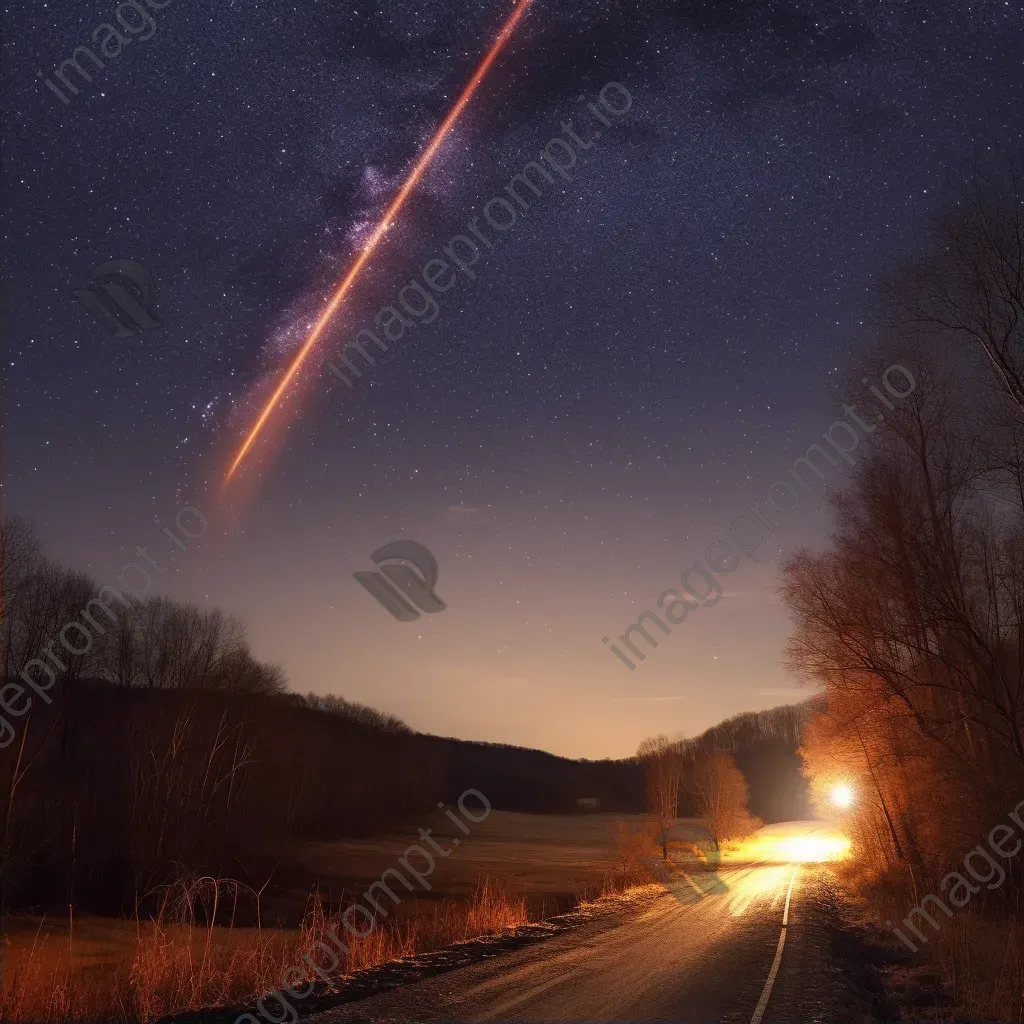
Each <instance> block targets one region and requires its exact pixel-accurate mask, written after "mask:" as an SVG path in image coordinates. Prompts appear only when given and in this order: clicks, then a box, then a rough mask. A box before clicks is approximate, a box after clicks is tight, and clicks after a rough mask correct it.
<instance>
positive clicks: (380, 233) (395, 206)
mask: <svg viewBox="0 0 1024 1024" xmlns="http://www.w3.org/2000/svg"><path fill="white" fill-rule="evenodd" d="M531 3H532V0H518V2H517V3H516V6H515V9H514V10H513V11H512V13H511V14H510V15H509V16H508V19H507V20H506V22H505V24H504V25H503V26H502V28H501V31H500V32H499V33H498V36H497V38H496V39H495V40H494V42H493V43H492V44H491V48H490V49H489V50H488V51H487V55H486V56H485V57H484V59H483V60H482V61H481V62H480V66H479V67H478V68H477V69H476V71H475V72H474V73H473V77H472V78H471V79H470V80H469V82H468V83H467V85H466V87H465V89H463V90H462V95H461V96H459V98H458V100H457V101H456V103H455V106H453V107H452V109H451V110H450V111H449V112H448V116H447V117H446V118H445V119H444V121H442V122H441V126H440V127H439V128H438V129H437V131H436V132H435V133H434V137H433V138H432V139H431V140H430V143H429V144H428V145H427V147H426V149H424V150H423V152H422V153H421V154H420V156H419V159H418V160H417V161H416V165H415V166H414V167H413V169H412V170H411V171H410V172H409V176H408V177H407V178H406V179H405V184H404V185H402V187H401V189H400V190H399V192H398V195H396V196H395V198H394V199H393V200H392V202H391V205H390V206H389V207H388V208H387V211H386V212H385V213H384V216H383V217H381V219H380V221H379V223H378V224H377V226H376V227H375V228H374V229H373V232H372V234H371V235H370V237H369V238H368V239H367V241H366V244H365V245H364V246H363V248H362V250H361V251H360V253H359V255H358V256H357V257H356V258H355V260H354V261H353V263H352V266H351V267H350V268H349V270H348V273H347V274H345V276H344V278H342V280H341V283H340V284H339V285H338V287H337V288H336V289H335V290H334V294H333V295H332V296H331V300H330V302H328V303H327V306H326V307H325V309H324V311H323V313H321V315H320V319H319V320H317V322H316V324H315V325H314V327H313V330H312V331H310V333H309V337H307V338H306V340H305V341H304V342H303V343H302V347H301V348H300V349H299V351H298V352H297V353H296V355H295V358H294V359H293V360H292V362H291V365H290V366H289V367H288V369H287V371H286V372H285V374H284V376H283V377H282V378H281V381H280V383H279V384H278V385H277V387H276V388H275V389H274V393H273V394H272V395H271V396H270V400H269V401H268V402H267V404H266V405H265V406H264V408H263V411H262V412H261V413H260V415H259V417H258V418H257V420H256V422H255V423H254V424H253V426H252V429H251V430H250V431H249V433H248V435H247V436H246V438H245V441H244V442H243V443H242V447H241V448H239V449H238V454H237V455H236V456H235V459H234V461H233V462H232V463H231V466H230V468H229V469H228V471H227V475H226V476H225V478H224V482H225V484H227V483H228V481H230V479H231V477H232V476H234V474H235V471H236V470H237V469H238V467H239V466H240V465H241V464H242V462H243V461H244V459H245V457H246V455H247V454H248V453H249V450H250V449H251V448H252V446H253V444H254V443H255V441H256V439H257V438H258V437H259V435H260V432H261V431H262V430H263V427H264V425H265V424H266V422H267V420H268V419H269V418H270V414H271V413H272V412H273V410H274V407H275V406H276V405H277V404H278V402H279V401H280V400H281V396H282V395H283V394H284V392H285V390H286V389H287V387H288V385H289V384H290V383H291V382H292V380H293V379H294V378H295V375H296V374H297V373H298V372H299V369H300V368H301V366H302V364H303V363H304V362H305V361H306V358H307V357H308V356H309V354H310V352H312V351H313V347H314V346H315V345H316V343H317V341H318V340H319V339H320V336H321V334H323V332H324V330H325V328H326V327H327V325H328V323H330V320H331V317H333V316H334V314H335V313H336V312H337V311H338V308H339V307H340V306H341V304H342V302H343V301H344V300H345V296H346V295H348V293H349V292H350V291H351V290H352V286H353V285H354V284H355V282H356V279H357V278H358V277H359V272H360V271H361V270H362V269H363V267H364V266H365V265H366V262H367V260H369V258H370V257H371V256H372V255H373V253H374V250H375V249H376V248H377V246H378V245H379V244H380V241H381V239H383V237H384V235H385V234H386V233H387V231H388V228H390V227H392V226H393V224H394V219H395V217H396V216H398V214H399V212H400V211H401V209H402V207H403V206H404V205H405V201H406V199H408V198H409V194H410V193H411V192H412V190H413V189H414V188H415V187H416V184H417V182H419V180H420V178H422V177H423V174H424V173H425V171H426V170H427V168H428V167H429V166H430V162H431V161H432V160H433V159H434V155H435V154H436V153H437V151H438V149H439V148H440V146H441V143H443V142H444V140H445V138H446V137H447V136H448V134H449V132H450V131H451V130H452V127H453V126H454V125H455V122H456V121H457V120H458V119H459V116H460V115H461V114H462V111H463V110H464V109H465V108H466V105H467V104H468V103H469V101H470V100H471V99H472V98H473V93H475V92H476V90H477V88H478V87H479V85H480V83H481V82H482V81H483V79H484V76H485V75H486V74H487V72H488V70H489V69H490V67H491V65H492V64H493V63H494V61H495V60H496V59H497V57H498V54H500V53H501V51H502V49H503V48H504V46H505V44H506V43H507V42H508V40H509V37H510V36H511V35H512V33H513V32H514V31H515V29H516V26H517V25H518V24H519V20H520V19H521V18H522V16H523V15H524V14H525V13H526V9H527V7H529V6H530V4H531Z"/></svg>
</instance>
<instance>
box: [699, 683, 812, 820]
mask: <svg viewBox="0 0 1024 1024" xmlns="http://www.w3.org/2000/svg"><path fill="white" fill-rule="evenodd" d="M819 706H820V701H818V700H817V699H816V698H813V697H812V698H811V699H810V700H807V701H803V702H802V703H800V704H783V705H781V706H779V707H776V708H769V709H768V710H766V711H746V712H743V713H742V714H739V715H734V716H733V717H732V718H727V719H726V720H725V721H724V722H720V723H719V724H718V725H714V726H712V727H711V728H710V729H708V730H706V731H705V732H703V733H701V734H700V735H699V736H696V737H694V738H693V739H686V740H683V741H682V751H683V754H684V756H685V757H686V758H687V759H689V760H693V759H696V758H697V757H698V756H700V755H705V756H710V755H713V754H729V755H731V756H732V757H733V758H734V759H735V761H736V765H737V767H738V768H739V769H740V771H741V772H742V773H743V777H744V778H745V779H746V782H747V787H748V789H749V808H750V813H751V814H753V815H755V816H756V817H758V818H760V819H761V820H762V821H766V822H773V821H799V820H801V819H804V818H809V817H811V814H812V811H811V804H810V793H809V790H808V785H807V779H806V778H805V777H804V774H803V758H802V757H801V756H800V753H799V750H800V746H801V744H802V743H803V736H804V728H805V726H806V724H807V722H808V720H809V719H810V717H811V716H812V715H813V714H814V712H815V710H816V709H817V708H818V707H819ZM688 806H689V807H690V809H691V810H692V803H691V804H690V805H688Z"/></svg>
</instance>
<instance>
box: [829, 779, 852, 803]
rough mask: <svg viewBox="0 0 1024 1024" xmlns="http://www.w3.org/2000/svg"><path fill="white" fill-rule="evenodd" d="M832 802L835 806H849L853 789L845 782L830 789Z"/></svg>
mask: <svg viewBox="0 0 1024 1024" xmlns="http://www.w3.org/2000/svg"><path fill="white" fill-rule="evenodd" d="M832 803H834V804H835V805H836V807H849V806H850V805H851V804H852V803H853V790H852V789H851V788H850V787H849V786H847V785H846V784H845V783H844V784H843V785H840V786H836V787H835V788H834V789H833V790H832Z"/></svg>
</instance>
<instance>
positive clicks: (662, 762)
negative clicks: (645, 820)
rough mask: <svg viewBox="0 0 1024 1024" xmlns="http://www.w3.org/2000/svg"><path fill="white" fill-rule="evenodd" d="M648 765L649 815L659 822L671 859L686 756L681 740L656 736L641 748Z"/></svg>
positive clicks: (664, 853) (641, 756)
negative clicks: (671, 835) (684, 757)
mask: <svg viewBox="0 0 1024 1024" xmlns="http://www.w3.org/2000/svg"><path fill="white" fill-rule="evenodd" d="M637 757H638V758H639V759H640V761H641V762H642V763H643V765H644V785H645V799H646V804H647V813H648V814H650V815H651V817H652V818H654V820H655V821H656V822H657V824H658V829H659V832H660V835H661V855H662V858H663V859H664V860H668V844H669V829H670V828H671V826H672V824H673V823H674V822H675V820H676V819H677V818H678V817H679V791H680V788H681V787H682V784H683V766H684V765H683V755H682V752H681V751H680V746H679V742H678V741H672V740H669V738H668V737H667V736H653V737H651V738H650V739H646V740H644V741H643V742H642V743H641V744H640V746H639V747H638V749H637Z"/></svg>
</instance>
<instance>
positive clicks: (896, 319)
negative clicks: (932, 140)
mask: <svg viewBox="0 0 1024 1024" xmlns="http://www.w3.org/2000/svg"><path fill="white" fill-rule="evenodd" d="M881 294H882V298H883V301H884V313H883V316H884V319H885V320H886V321H887V322H888V324H889V326H890V327H896V328H903V327H906V326H908V325H913V326H915V327H918V328H921V329H923V330H924V331H925V332H926V333H927V334H929V335H931V336H933V337H934V338H935V339H936V340H939V341H942V340H945V339H946V338H948V339H951V340H954V341H965V342H968V343H970V344H971V345H975V346H977V347H978V349H979V351H980V352H982V353H983V354H984V357H985V359H986V361H987V362H988V364H989V366H990V367H991V369H992V371H993V373H994V374H995V378H996V381H997V382H998V386H999V388H1000V389H1001V390H1002V391H1003V392H1004V394H1006V396H1007V397H1008V398H1009V399H1010V400H1011V401H1012V402H1013V403H1014V404H1015V405H1016V406H1017V408H1018V410H1019V411H1020V412H1024V194H1022V191H1021V179H1020V171H1019V169H1018V168H1016V167H1014V165H1013V164H1012V163H1011V164H1009V165H1008V166H1007V167H1006V168H1005V169H1002V170H996V171H992V170H986V169H982V168H977V169H976V170H975V172H974V174H973V176H972V177H971V179H970V180H969V181H968V183H967V184H966V186H965V187H964V188H962V189H959V190H958V191H957V192H956V193H955V194H954V195H953V196H952V197H951V199H950V200H949V201H948V202H947V204H946V206H945V208H944V209H943V211H942V212H941V213H940V215H939V216H938V218H937V219H936V221H935V224H934V227H933V230H932V236H931V243H930V245H929V246H928V248H927V249H926V251H925V252H924V253H923V254H921V255H920V256H918V257H915V258H913V259H911V260H908V261H906V262H905V263H904V264H903V266H901V267H900V268H899V269H898V270H897V271H896V272H895V273H894V274H892V275H891V276H890V277H889V278H888V279H887V280H886V281H884V282H883V284H882V289H881Z"/></svg>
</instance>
